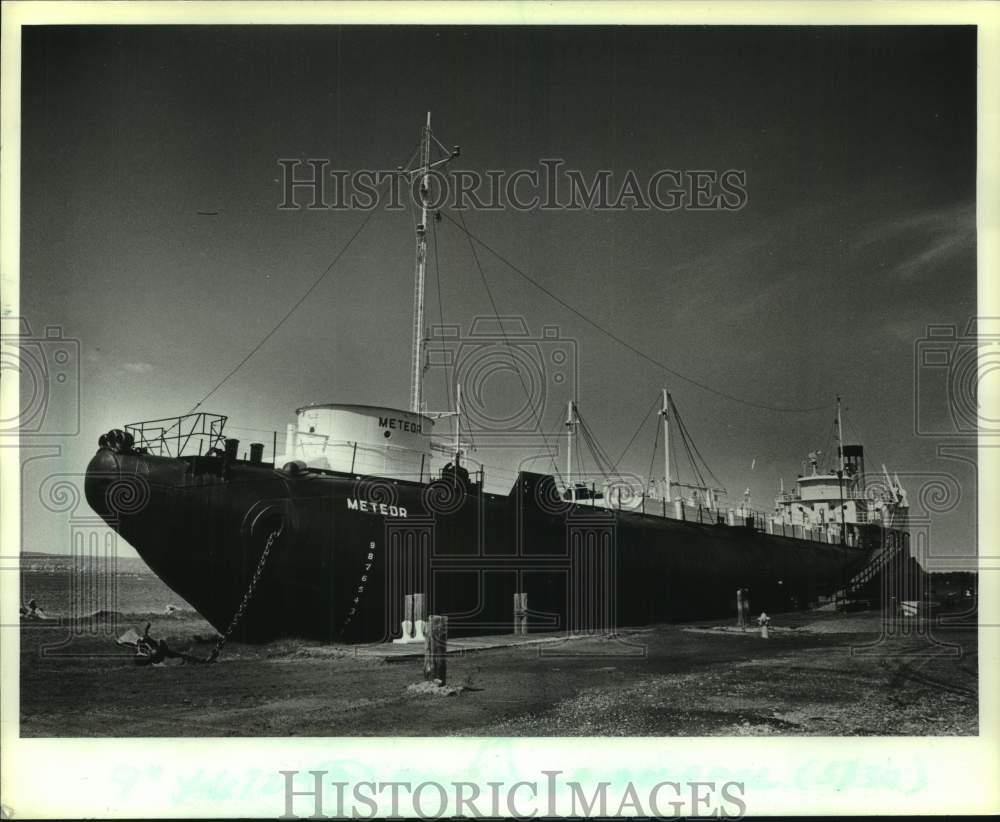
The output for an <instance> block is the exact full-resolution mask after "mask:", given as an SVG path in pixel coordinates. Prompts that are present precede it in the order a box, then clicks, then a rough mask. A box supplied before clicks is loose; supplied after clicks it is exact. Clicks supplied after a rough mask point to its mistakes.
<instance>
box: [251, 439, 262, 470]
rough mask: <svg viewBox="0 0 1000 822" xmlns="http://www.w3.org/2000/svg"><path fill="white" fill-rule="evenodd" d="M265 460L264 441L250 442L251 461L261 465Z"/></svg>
mask: <svg viewBox="0 0 1000 822" xmlns="http://www.w3.org/2000/svg"><path fill="white" fill-rule="evenodd" d="M263 461H264V443H262V442H252V443H250V462H252V463H254V464H255V465H259V464H260V463H262V462H263Z"/></svg>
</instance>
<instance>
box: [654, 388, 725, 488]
mask: <svg viewBox="0 0 1000 822" xmlns="http://www.w3.org/2000/svg"><path fill="white" fill-rule="evenodd" d="M667 401H668V402H669V403H670V408H671V409H672V410H673V413H674V419H676V420H677V427H678V428H679V429H680V432H681V437H682V438H683V439H684V440H685V441H688V442H690V443H691V448H692V449H693V450H694V453H695V454H696V455H697V457H698V459H699V460H701V464H702V465H704V466H705V470H706V471H707V472H708V475H709V477H711V478H712V479H713V480H714V481H715V483H716V485H717V486H718V488H719V490H723V491H724V490H725V486H724V485H723V484H722V481H721V480H720V479H719V478H718V477H717V476H715V474H714V472H713V471H712V469H711V467H710V466H709V464H708V460H706V459H705V458H704V457H703V456H702V454H701V451H699V450H698V444H697V443H696V442H695V441H694V437H692V436H691V434H690V433H689V432H688V429H687V426H686V425H685V424H684V420H683V419H682V418H681V415H680V412H679V411H678V410H677V406H676V405H675V404H674V398H673V397H672V396H670V394H667ZM703 484H704V478H703Z"/></svg>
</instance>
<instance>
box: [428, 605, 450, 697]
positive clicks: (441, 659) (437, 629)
mask: <svg viewBox="0 0 1000 822" xmlns="http://www.w3.org/2000/svg"><path fill="white" fill-rule="evenodd" d="M428 627H429V629H428V631H427V636H426V639H425V641H424V679H427V680H429V681H431V682H435V681H436V682H437V683H438V684H440V685H444V684H445V683H446V682H447V681H448V663H447V654H448V617H444V616H431V618H430V620H429V626H428Z"/></svg>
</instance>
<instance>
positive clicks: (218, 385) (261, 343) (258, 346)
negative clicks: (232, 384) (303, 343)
mask: <svg viewBox="0 0 1000 822" xmlns="http://www.w3.org/2000/svg"><path fill="white" fill-rule="evenodd" d="M415 155H416V152H414V153H413V155H411V160H412V158H413V156H415ZM407 165H409V164H407ZM391 179H392V178H391V177H386V179H385V180H383V181H382V182H381V183H379V185H378V186H376V187H375V188H376V191H377V190H378V188H379V187H381V186H383V185H385V183H386V182H388V181H389V180H391ZM376 210H377V209H374V208H373V209H371V210H370V211H369V212H368V214H367V215H366V216H365V218H364V219H363V220H362V221H361V224H360V225H359V226H358V227H357V228H356V229H355V230H354V233H353V234H351V236H350V237H348V238H347V242H346V243H344V245H343V246H342V247H341V249H340V251H338V252H337V253H336V255H334V257H333V259H332V260H331V261H330V263H329V264H328V265H327V266H326V268H324V269H323V271H322V272H321V273H320V275H319V276H318V277H317V278H316V279H315V280H313V283H312V285H310V286H309V288H307V289H306V290H305V293H303V295H302V296H301V297H299V299H298V300H296V301H295V303H294V304H293V305H292V307H291V308H289V309H288V311H286V312H285V313H284V314H283V315H282V317H281V319H280V320H278V322H277V323H275V325H274V326H273V327H272V328H271V330H270V331H268V332H267V333H266V334H265V335H264V336H263V337H262V338H261V339H260V341H259V342H258V343H257V344H256V345H255V346H254V347H253V348H251V349H250V351H249V352H248V353H247V354H246V356H244V357H243V359H241V360H240V361H239V362H238V363H237V364H236V365H235V366H234V367H233V368H232V369H231V370H230V371H229V373H227V374H226V376H224V377H223V378H222V379H221V380H219V381H218V382H217V383H216V384H215V387H214V388H213V389H212V390H211V391H209V392H208V393H207V394H206V395H205V396H204V397H202V398H201V399H200V400H198V402H196V403H195V404H194V406H192V408H191V410H190V411H188V413H189V414H193V413H194V412H195V411H197V410H198V408H200V407H201V405H202V403H204V402H205V400H207V399H208V398H209V397H211V396H212V395H213V394H214V393H215V392H216V391H218V390H219V389H220V388H222V386H223V385H225V384H226V383H227V382H228V381H229V379H230V378H231V377H232V376H233V375H234V374H235V373H236V372H237V371H239V370H240V369H241V368H242V367H243V366H244V365H246V364H247V362H249V361H250V358H251V357H253V355H254V354H256V353H257V352H258V351H260V349H261V348H263V347H264V344H265V343H266V342H267V341H268V340H269V339H271V337H273V336H274V335H275V333H276V332H277V331H278V329H279V328H281V326H283V325H284V324H285V323H286V322H287V321H288V318H289V317H291V316H292V314H294V313H295V312H296V310H297V309H298V308H299V306H300V305H302V303H304V302H305V301H306V298H307V297H308V296H309V295H310V294H312V293H313V291H315V290H316V289H317V288H318V287H319V284H320V283H321V282H323V280H325V279H326V277H327V275H328V274H329V273H330V272H331V271H333V268H334V266H336V265H337V263H338V262H340V259H341V257H343V256H344V254H346V253H347V250H348V249H349V248H350V247H351V245H352V244H353V243H354V241H355V240H356V239H357V238H358V235H359V234H360V233H361V232H362V231H364V230H365V227H366V226H367V225H368V223H369V222H371V219H372V217H374V216H375V212H376Z"/></svg>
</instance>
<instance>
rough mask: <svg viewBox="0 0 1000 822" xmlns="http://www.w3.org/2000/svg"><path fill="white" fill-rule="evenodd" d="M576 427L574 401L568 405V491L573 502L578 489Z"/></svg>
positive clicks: (570, 401)
mask: <svg viewBox="0 0 1000 822" xmlns="http://www.w3.org/2000/svg"><path fill="white" fill-rule="evenodd" d="M575 426H576V409H575V408H574V407H573V400H569V401H568V402H567V403H566V489H567V490H568V491H569V498H570V500H571V501H573V502H575V501H576V487H575V486H574V485H573V429H574V428H575Z"/></svg>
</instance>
